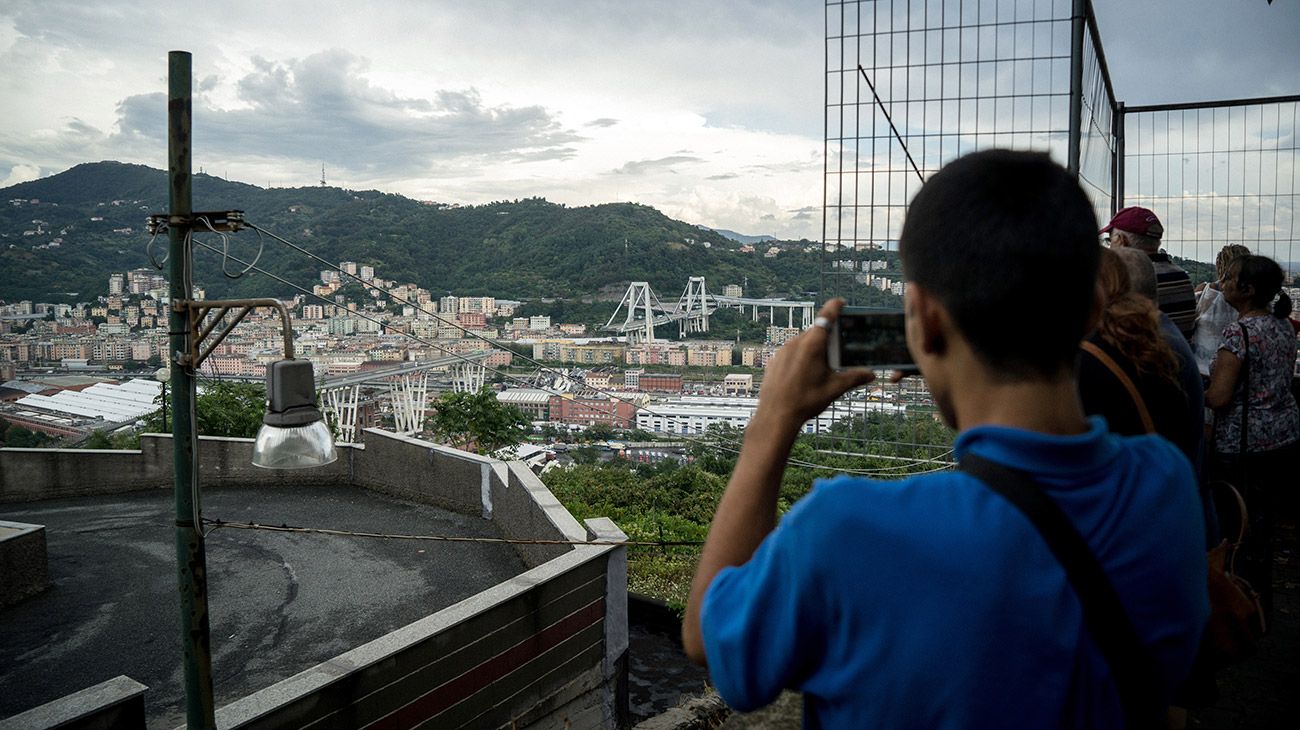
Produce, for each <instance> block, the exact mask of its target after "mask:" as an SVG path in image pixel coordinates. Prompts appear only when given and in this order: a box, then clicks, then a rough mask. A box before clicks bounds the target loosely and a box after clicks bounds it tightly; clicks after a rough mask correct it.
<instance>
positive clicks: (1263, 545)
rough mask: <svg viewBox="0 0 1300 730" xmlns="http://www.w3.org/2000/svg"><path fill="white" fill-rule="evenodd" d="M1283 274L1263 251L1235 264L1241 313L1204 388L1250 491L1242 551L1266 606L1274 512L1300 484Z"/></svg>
mask: <svg viewBox="0 0 1300 730" xmlns="http://www.w3.org/2000/svg"><path fill="white" fill-rule="evenodd" d="M1283 278H1284V277H1283V274H1282V269H1281V267H1279V266H1278V265H1277V262H1275V261H1273V260H1272V259H1270V258H1267V257H1264V256H1245V257H1242V258H1240V259H1237V260H1236V261H1234V262H1233V263H1232V264H1231V265H1230V266H1229V268H1228V270H1227V272H1226V275H1225V276H1224V279H1223V281H1222V282H1221V286H1222V290H1223V297H1224V298H1225V299H1227V301H1228V303H1229V304H1231V305H1232V308H1233V309H1235V310H1237V312H1238V315H1239V316H1238V319H1237V321H1236V322H1233V323H1232V324H1229V325H1228V326H1227V327H1224V329H1223V344H1222V345H1221V346H1220V347H1219V352H1218V354H1217V355H1216V356H1215V359H1214V364H1213V366H1212V367H1211V369H1210V385H1209V388H1208V389H1207V390H1206V391H1205V403H1206V405H1208V406H1210V407H1211V408H1213V409H1214V410H1215V423H1214V440H1215V451H1216V452H1217V454H1218V456H1219V459H1220V464H1221V466H1222V474H1223V476H1225V477H1226V478H1228V479H1229V480H1230V481H1234V482H1237V483H1238V484H1239V486H1241V487H1242V488H1243V493H1244V496H1245V497H1246V505H1247V508H1248V510H1249V511H1250V516H1251V534H1252V537H1253V540H1251V541H1249V542H1248V545H1250V549H1248V550H1245V551H1243V553H1242V556H1241V557H1242V558H1243V559H1244V560H1245V563H1246V564H1245V565H1243V566H1241V573H1242V577H1244V578H1246V579H1247V580H1249V581H1250V582H1251V585H1252V586H1254V588H1255V590H1257V591H1259V593H1260V596H1261V597H1262V598H1263V599H1264V606H1265V608H1266V610H1267V609H1269V608H1271V606H1272V596H1273V591H1272V586H1271V579H1272V565H1273V545H1272V542H1273V536H1272V532H1273V530H1272V523H1273V515H1274V512H1275V511H1276V509H1277V504H1278V502H1279V500H1280V498H1281V497H1283V495H1282V494H1281V490H1284V489H1295V488H1296V483H1295V479H1294V477H1291V478H1288V477H1287V472H1288V469H1289V468H1290V465H1291V463H1293V462H1292V461H1291V460H1292V459H1293V458H1294V456H1293V452H1294V450H1295V447H1296V444H1297V442H1300V410H1298V409H1297V407H1296V401H1295V397H1294V396H1293V395H1292V394H1291V379H1292V377H1293V374H1294V372H1295V364H1296V333H1295V330H1294V329H1292V328H1291V324H1290V322H1288V321H1287V317H1288V316H1289V315H1290V314H1291V299H1290V298H1289V297H1288V296H1287V295H1286V293H1285V292H1283V291H1282V290H1281V289H1282V280H1283ZM1243 425H1244V426H1245V428H1246V433H1245V437H1244V438H1243V436H1242V427H1243ZM1243 444H1244V449H1243ZM1243 451H1244V453H1243Z"/></svg>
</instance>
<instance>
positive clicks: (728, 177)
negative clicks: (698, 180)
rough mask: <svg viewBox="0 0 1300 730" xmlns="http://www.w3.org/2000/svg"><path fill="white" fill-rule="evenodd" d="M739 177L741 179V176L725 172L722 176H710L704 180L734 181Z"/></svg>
mask: <svg viewBox="0 0 1300 730" xmlns="http://www.w3.org/2000/svg"><path fill="white" fill-rule="evenodd" d="M738 177H740V175H737V174H736V173H734V172H724V173H722V174H721V175H709V176H708V177H706V178H704V179H705V180H734V179H736V178H738Z"/></svg>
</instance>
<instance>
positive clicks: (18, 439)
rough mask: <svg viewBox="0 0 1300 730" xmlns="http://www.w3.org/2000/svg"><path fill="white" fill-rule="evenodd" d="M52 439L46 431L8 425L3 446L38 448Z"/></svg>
mask: <svg viewBox="0 0 1300 730" xmlns="http://www.w3.org/2000/svg"><path fill="white" fill-rule="evenodd" d="M54 440H55V439H54V437H53V436H51V435H49V434H47V433H41V432H40V431H29V430H27V429H25V428H23V427H22V426H10V427H9V430H8V431H6V432H5V438H4V442H5V446H8V447H9V448H12V449H39V448H41V447H43V446H45V445H47V444H49V443H50V442H51V441H54Z"/></svg>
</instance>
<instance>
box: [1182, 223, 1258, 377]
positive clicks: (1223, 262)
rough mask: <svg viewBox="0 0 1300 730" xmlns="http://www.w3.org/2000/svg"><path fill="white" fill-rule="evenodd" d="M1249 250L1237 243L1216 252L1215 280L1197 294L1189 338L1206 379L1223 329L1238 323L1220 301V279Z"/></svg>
mask: <svg viewBox="0 0 1300 730" xmlns="http://www.w3.org/2000/svg"><path fill="white" fill-rule="evenodd" d="M1249 255H1250V249H1248V248H1246V247H1245V246H1242V245H1241V244H1239V243H1230V244H1228V245H1226V246H1224V247H1223V248H1221V249H1219V255H1218V256H1216V257H1215V259H1214V276H1215V280H1214V281H1212V282H1210V283H1209V284H1206V285H1205V288H1203V289H1201V290H1200V291H1199V292H1197V293H1196V334H1195V335H1194V336H1193V337H1192V351H1193V352H1194V353H1195V354H1196V366H1197V368H1198V369H1199V370H1200V371H1201V375H1205V376H1209V374H1210V365H1211V364H1212V363H1213V362H1214V358H1215V357H1216V356H1217V355H1218V354H1219V345H1222V344H1223V328H1224V327H1227V326H1228V325H1229V324H1231V323H1233V322H1235V321H1237V310H1235V309H1233V308H1232V305H1230V304H1228V301H1227V300H1226V299H1224V298H1223V283H1222V282H1223V277H1224V276H1226V275H1227V272H1228V267H1229V266H1231V265H1232V263H1233V262H1234V261H1236V260H1237V259H1239V258H1241V257H1243V256H1249Z"/></svg>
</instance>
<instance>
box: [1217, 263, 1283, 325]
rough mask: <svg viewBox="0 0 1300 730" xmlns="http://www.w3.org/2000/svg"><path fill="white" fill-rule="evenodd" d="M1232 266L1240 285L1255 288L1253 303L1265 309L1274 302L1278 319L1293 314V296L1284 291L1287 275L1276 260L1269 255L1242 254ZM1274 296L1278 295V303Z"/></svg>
mask: <svg viewBox="0 0 1300 730" xmlns="http://www.w3.org/2000/svg"><path fill="white" fill-rule="evenodd" d="M1231 266H1232V269H1230V273H1231V271H1233V270H1235V272H1236V279H1237V286H1238V287H1247V286H1251V287H1254V288H1255V293H1254V294H1253V295H1251V298H1250V303H1251V304H1253V305H1254V306H1256V307H1260V308H1263V309H1267V308H1268V305H1269V304H1272V305H1273V316H1274V317H1277V318H1278V319H1286V318H1287V317H1289V316H1291V297H1289V296H1287V295H1286V292H1284V291H1282V282H1283V280H1285V279H1286V276H1285V275H1284V274H1283V273H1282V267H1281V266H1278V265H1277V262H1276V261H1274V260H1273V259H1271V258H1269V257H1267V256H1242V257H1241V258H1239V259H1236V260H1235V261H1233V262H1232V264H1231ZM1273 297H1277V302H1276V303H1274V302H1273Z"/></svg>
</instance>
